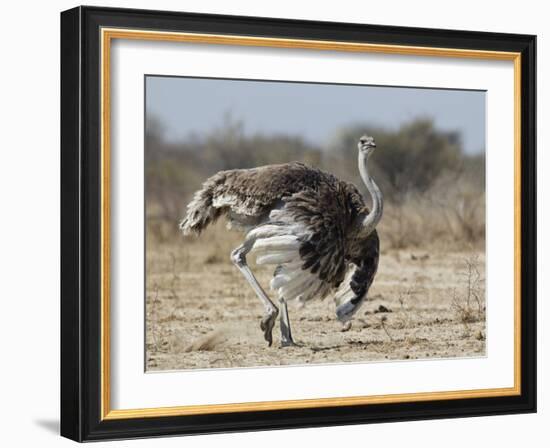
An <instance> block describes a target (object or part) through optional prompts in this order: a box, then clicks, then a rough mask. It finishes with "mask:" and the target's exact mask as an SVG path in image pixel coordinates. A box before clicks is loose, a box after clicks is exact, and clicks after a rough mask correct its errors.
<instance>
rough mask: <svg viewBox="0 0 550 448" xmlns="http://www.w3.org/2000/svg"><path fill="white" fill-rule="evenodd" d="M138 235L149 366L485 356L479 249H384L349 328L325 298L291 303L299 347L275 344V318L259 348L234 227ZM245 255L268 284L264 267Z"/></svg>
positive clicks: (254, 303)
mask: <svg viewBox="0 0 550 448" xmlns="http://www.w3.org/2000/svg"><path fill="white" fill-rule="evenodd" d="M147 238H148V240H147V307H146V308H147V322H146V324H147V325H146V328H147V332H146V354H147V369H149V370H163V369H192V368H210V367H212V368H220V367H247V366H262V365H283V364H284V365H288V364H308V363H340V362H359V361H362V362H364V361H377V360H386V359H419V358H453V357H467V356H483V355H484V354H485V334H486V332H485V309H484V307H485V302H484V300H485V281H484V272H485V270H484V269H485V265H484V261H485V257H484V253H483V252H482V251H481V250H479V249H475V248H474V249H465V248H455V249H452V250H451V249H449V248H447V247H446V246H445V245H442V246H441V248H438V247H437V245H436V244H434V245H432V246H431V247H430V248H424V247H417V248H408V249H399V250H396V249H391V248H386V249H385V250H383V253H382V255H381V259H380V266H379V271H378V274H377V276H376V279H375V282H374V284H373V286H372V288H371V291H370V292H369V298H370V300H369V301H368V302H367V303H365V305H364V306H363V308H362V309H361V310H360V311H359V313H358V314H357V315H356V318H355V319H354V322H353V325H352V327H351V328H350V329H349V331H346V332H341V331H340V330H341V325H340V324H339V322H337V320H336V318H335V314H334V304H333V303H332V302H331V300H330V299H327V300H325V301H314V302H311V303H310V304H308V305H307V306H306V307H305V308H303V309H299V308H297V307H295V306H294V304H290V307H289V312H290V319H291V323H292V325H293V333H294V336H295V338H296V340H297V341H298V342H301V343H303V347H300V348H291V349H285V350H284V351H282V350H283V349H279V348H277V345H278V339H279V332H278V325H277V326H276V328H275V330H274V333H273V335H274V339H275V341H274V347H271V348H268V347H267V344H266V343H265V341H264V340H263V337H262V332H261V331H260V329H259V321H260V318H261V315H262V306H261V305H260V303H259V301H258V300H257V298H256V296H255V295H254V292H253V291H252V290H251V288H250V287H249V286H248V284H247V283H246V281H245V280H244V279H243V278H242V277H241V275H240V274H239V272H238V271H237V270H236V269H235V268H234V267H233V265H232V264H231V263H230V261H229V253H230V251H231V249H233V248H234V247H236V246H237V245H238V244H239V243H240V241H241V235H240V234H239V233H238V232H227V231H226V230H225V227H224V224H223V223H222V222H220V223H218V224H216V225H215V226H213V227H212V228H209V229H207V231H206V232H205V233H204V234H203V235H201V237H186V238H184V237H181V236H180V235H178V234H177V233H174V236H172V237H170V238H169V239H168V240H164V241H160V240H158V239H156V238H155V236H154V235H153V234H150V233H149V234H148V235H147ZM382 238H383V236H382ZM382 241H383V242H384V241H385V240H384V239H382ZM250 261H251V266H252V269H253V270H254V272H255V273H256V274H257V276H258V279H259V281H260V282H261V283H262V284H263V285H266V286H267V284H268V282H269V279H270V278H271V275H272V271H271V270H270V269H269V268H267V269H266V268H265V267H263V266H255V264H254V262H253V260H250ZM457 305H459V306H460V307H461V308H459V307H457ZM461 309H464V310H470V311H469V312H470V313H473V314H472V316H474V317H475V318H470V317H468V316H465V315H464V314H463V313H462V311H460V310H461ZM480 310H481V312H480ZM465 317H466V318H465ZM465 320H466V322H465Z"/></svg>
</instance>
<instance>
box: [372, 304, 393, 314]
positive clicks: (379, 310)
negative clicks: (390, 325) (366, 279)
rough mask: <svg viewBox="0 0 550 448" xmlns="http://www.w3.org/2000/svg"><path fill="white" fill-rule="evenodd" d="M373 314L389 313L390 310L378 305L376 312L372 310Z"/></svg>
mask: <svg viewBox="0 0 550 448" xmlns="http://www.w3.org/2000/svg"><path fill="white" fill-rule="evenodd" d="M374 312H375V313H391V312H392V310H390V309H389V308H386V307H385V306H384V305H379V306H378V308H377V309H376V310H374Z"/></svg>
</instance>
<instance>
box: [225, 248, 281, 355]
mask: <svg viewBox="0 0 550 448" xmlns="http://www.w3.org/2000/svg"><path fill="white" fill-rule="evenodd" d="M254 241H255V239H254V238H247V239H246V240H245V241H244V243H243V244H241V245H240V246H239V247H237V248H236V249H235V250H233V252H231V261H232V262H233V263H234V264H235V266H237V269H239V271H241V273H242V274H243V275H244V278H246V280H247V281H248V283H250V286H252V289H253V290H254V292H255V293H256V295H257V296H258V298H259V299H260V300H261V302H262V304H263V305H264V307H265V313H266V314H265V316H264V317H263V318H262V320H261V322H260V328H261V329H262V330H263V332H264V338H265V340H266V341H267V342H268V344H269V346H270V347H271V344H272V343H273V335H272V333H273V326H274V325H275V320H276V319H277V314H279V310H278V308H277V307H276V306H275V304H274V303H273V302H272V301H271V300H270V299H269V297H268V296H267V294H266V293H265V291H264V290H263V288H262V287H261V285H260V284H259V283H258V280H256V277H254V274H253V273H252V271H251V270H250V268H249V267H248V265H247V264H246V254H247V253H248V252H250V250H251V249H252V246H253V245H254ZM285 310H286V307H285ZM287 319H288V317H287Z"/></svg>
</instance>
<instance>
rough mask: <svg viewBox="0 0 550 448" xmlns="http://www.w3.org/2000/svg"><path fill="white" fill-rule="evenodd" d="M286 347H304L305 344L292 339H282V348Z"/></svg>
mask: <svg viewBox="0 0 550 448" xmlns="http://www.w3.org/2000/svg"><path fill="white" fill-rule="evenodd" d="M285 347H303V344H298V343H296V342H294V341H293V340H292V339H290V340H284V339H283V340H282V341H281V347H280V348H285Z"/></svg>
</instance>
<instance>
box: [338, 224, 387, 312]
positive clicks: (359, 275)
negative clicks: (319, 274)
mask: <svg viewBox="0 0 550 448" xmlns="http://www.w3.org/2000/svg"><path fill="white" fill-rule="evenodd" d="M379 256H380V240H379V239H378V233H377V232H376V230H375V231H374V232H372V233H371V234H370V235H369V236H368V237H367V239H366V240H365V241H364V242H363V243H362V244H361V251H360V252H359V255H357V256H356V257H354V259H353V262H352V263H350V265H349V267H348V271H347V273H346V278H345V279H344V281H343V282H342V284H341V286H340V287H339V288H338V291H337V292H336V294H335V295H334V300H335V302H336V315H337V316H338V319H339V320H341V321H342V322H345V321H348V320H349V319H351V317H352V316H353V315H354V314H355V313H356V312H357V310H358V309H359V308H360V306H361V305H362V304H363V302H364V300H365V298H366V297H367V292H368V290H369V288H370V286H371V285H372V282H373V280H374V276H375V275H376V271H377V269H378V259H379Z"/></svg>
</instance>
